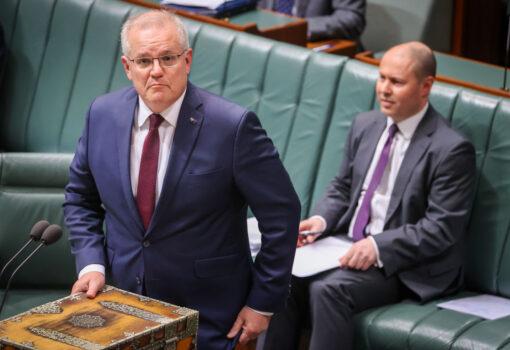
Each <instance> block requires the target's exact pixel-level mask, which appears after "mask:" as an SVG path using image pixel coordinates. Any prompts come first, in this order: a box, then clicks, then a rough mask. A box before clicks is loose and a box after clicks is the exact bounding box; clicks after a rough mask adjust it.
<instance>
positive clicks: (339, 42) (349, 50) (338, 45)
mask: <svg viewBox="0 0 510 350" xmlns="http://www.w3.org/2000/svg"><path fill="white" fill-rule="evenodd" d="M321 46H329V47H327V48H325V49H323V50H319V51H318V52H325V53H331V54H334V55H342V56H348V57H354V55H355V54H356V51H357V48H358V45H357V43H356V42H355V41H352V40H343V39H332V40H321V41H312V42H308V43H307V45H306V47H307V48H309V49H311V50H313V49H315V48H317V47H321Z"/></svg>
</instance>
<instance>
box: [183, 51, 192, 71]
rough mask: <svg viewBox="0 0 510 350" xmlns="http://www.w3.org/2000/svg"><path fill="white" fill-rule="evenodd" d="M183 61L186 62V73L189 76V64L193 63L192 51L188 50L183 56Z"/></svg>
mask: <svg viewBox="0 0 510 350" xmlns="http://www.w3.org/2000/svg"><path fill="white" fill-rule="evenodd" d="M184 60H185V61H186V73H187V74H188V75H189V72H190V71H191V62H193V49H192V48H189V49H188V51H187V52H186V53H185V54H184Z"/></svg>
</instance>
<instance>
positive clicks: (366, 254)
mask: <svg viewBox="0 0 510 350" xmlns="http://www.w3.org/2000/svg"><path fill="white" fill-rule="evenodd" d="M376 262H377V253H376V251H375V248H374V244H373V243H372V242H370V238H365V239H362V240H360V241H357V242H356V243H354V244H353V245H352V247H351V248H350V249H349V250H348V251H347V253H345V255H344V256H342V257H341V258H340V267H347V268H350V269H353V270H363V271H366V270H368V268H370V267H371V266H373V265H374V264H375V263H376Z"/></svg>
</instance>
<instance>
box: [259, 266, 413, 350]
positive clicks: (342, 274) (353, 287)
mask: <svg viewBox="0 0 510 350" xmlns="http://www.w3.org/2000/svg"><path fill="white" fill-rule="evenodd" d="M403 298H404V287H403V286H402V285H401V283H400V281H399V280H398V279H397V277H390V278H387V277H386V276H384V274H383V272H382V271H381V270H380V269H378V268H370V269H369V270H367V271H356V270H348V269H340V268H338V269H334V270H330V271H326V272H323V273H321V274H318V275H315V276H311V277H308V278H297V277H292V287H291V294H290V297H289V301H288V303H287V307H286V309H285V310H284V311H283V312H281V313H278V314H275V315H274V316H273V317H272V319H271V323H270V324H269V328H268V330H267V334H266V339H265V343H264V350H287V349H288V350H294V349H297V348H298V342H299V337H300V334H301V332H302V330H303V329H306V328H311V339H310V348H309V349H310V350H325V349H332V350H339V349H346V350H349V349H352V348H353V334H354V327H353V319H352V318H353V315H354V314H355V313H357V312H360V311H363V310H366V309H369V308H372V307H376V306H382V305H385V304H391V303H395V302H398V301H399V300H401V299H403Z"/></svg>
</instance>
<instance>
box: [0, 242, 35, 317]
mask: <svg viewBox="0 0 510 350" xmlns="http://www.w3.org/2000/svg"><path fill="white" fill-rule="evenodd" d="M30 243H32V239H29V240H28V242H27V243H25V245H24V246H23V247H22V248H21V249H20V250H18V252H17V253H16V254H14V256H13V257H12V258H11V259H10V260H9V261H8V262H7V264H5V265H4V267H3V269H2V271H1V272H0V282H1V281H2V276H3V274H4V272H5V270H6V269H7V267H8V266H9V265H10V264H11V263H12V262H13V261H14V259H16V258H17V257H18V255H20V254H21V252H22V251H24V250H25V248H26V247H28V245H29V244H30ZM0 310H1V309H0Z"/></svg>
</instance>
